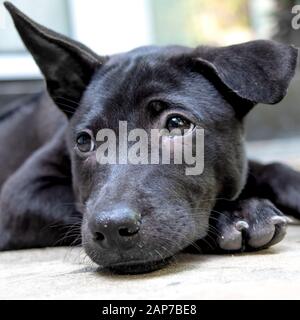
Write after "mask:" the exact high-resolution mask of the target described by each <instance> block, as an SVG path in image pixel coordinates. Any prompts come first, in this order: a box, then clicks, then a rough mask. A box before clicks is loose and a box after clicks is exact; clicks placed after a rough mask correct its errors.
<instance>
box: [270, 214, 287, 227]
mask: <svg viewBox="0 0 300 320" xmlns="http://www.w3.org/2000/svg"><path fill="white" fill-rule="evenodd" d="M271 221H272V222H273V223H274V224H278V225H287V223H288V219H287V218H286V217H280V216H274V217H272V218H271Z"/></svg>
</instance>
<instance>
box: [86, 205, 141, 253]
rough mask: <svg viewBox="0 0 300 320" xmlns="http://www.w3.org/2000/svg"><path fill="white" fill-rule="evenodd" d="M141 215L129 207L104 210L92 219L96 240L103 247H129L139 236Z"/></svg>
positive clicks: (91, 225)
mask: <svg viewBox="0 0 300 320" xmlns="http://www.w3.org/2000/svg"><path fill="white" fill-rule="evenodd" d="M140 226H141V215H140V214H138V213H137V212H135V211H134V210H131V209H129V208H118V209H115V210H111V211H107V212H102V213H99V214H97V215H96V217H94V218H93V219H92V221H90V223H89V227H90V230H91V232H92V234H93V239H94V241H95V242H96V243H97V244H98V245H100V246H101V247H103V248H106V249H110V248H118V249H129V248H131V247H133V246H134V245H135V244H136V242H137V240H138V237H139V231H140Z"/></svg>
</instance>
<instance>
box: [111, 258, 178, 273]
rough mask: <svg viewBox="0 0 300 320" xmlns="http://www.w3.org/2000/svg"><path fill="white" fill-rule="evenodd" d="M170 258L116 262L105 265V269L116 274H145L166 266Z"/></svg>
mask: <svg viewBox="0 0 300 320" xmlns="http://www.w3.org/2000/svg"><path fill="white" fill-rule="evenodd" d="M171 260H172V257H171V258H166V259H164V260H161V261H151V262H126V263H124V262H123V263H118V264H114V265H111V266H109V267H106V268H105V269H106V270H109V271H110V272H112V273H114V274H118V275H135V274H145V273H150V272H154V271H157V270H159V269H162V268H164V267H165V266H167V265H168V264H169V263H170V261H171Z"/></svg>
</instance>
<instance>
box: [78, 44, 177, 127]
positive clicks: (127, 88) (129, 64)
mask: <svg viewBox="0 0 300 320" xmlns="http://www.w3.org/2000/svg"><path fill="white" fill-rule="evenodd" d="M175 51H177V49H175V48H160V47H143V48H139V49H136V50H133V51H130V52H128V53H124V54H118V55H114V56H112V57H110V59H109V60H108V62H107V63H105V64H104V65H103V67H102V68H101V69H100V70H99V71H98V72H96V74H95V75H94V77H93V80H92V82H91V84H90V85H89V87H88V88H87V91H86V92H85V94H84V97H83V99H82V103H81V105H82V110H83V112H82V113H81V121H80V122H81V124H83V123H84V122H91V121H92V120H93V119H94V118H99V117H102V119H105V117H107V116H109V115H111V114H112V110H114V111H115V114H118V117H119V118H120V119H122V118H123V119H126V118H127V116H128V114H131V115H132V114H133V113H134V112H135V109H137V108H139V106H140V104H141V102H142V101H145V100H146V99H149V98H150V97H158V95H163V94H167V93H172V94H174V90H176V89H179V88H180V85H181V81H180V77H179V73H180V71H179V70H177V69H176V68H175V67H173V66H172V63H170V58H172V56H174V54H175ZM82 117H84V119H86V121H83V119H82Z"/></svg>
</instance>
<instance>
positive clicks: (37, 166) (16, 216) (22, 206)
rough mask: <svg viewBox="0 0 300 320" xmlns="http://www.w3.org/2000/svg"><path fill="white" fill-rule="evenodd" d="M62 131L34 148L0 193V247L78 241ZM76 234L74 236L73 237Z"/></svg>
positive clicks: (77, 229)
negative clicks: (31, 154) (35, 149)
mask: <svg viewBox="0 0 300 320" xmlns="http://www.w3.org/2000/svg"><path fill="white" fill-rule="evenodd" d="M63 144H64V139H63V132H61V133H59V134H58V135H57V136H56V137H55V138H54V139H53V141H51V142H50V143H49V144H48V145H46V146H44V147H43V148H41V149H40V150H38V151H37V152H36V153H35V154H34V155H33V156H32V157H31V158H30V159H29V160H28V161H27V162H26V163H25V164H24V165H23V166H22V167H21V168H20V169H19V170H18V171H17V172H16V173H15V174H14V175H13V176H11V177H10V179H9V180H8V181H7V182H6V183H5V184H4V186H3V188H2V190H1V194H0V250H13V249H26V248H36V247H47V246H56V245H57V246H58V245H69V244H71V243H74V244H75V242H77V241H76V240H78V242H79V241H80V224H81V223H80V215H79V214H78V213H77V212H76V209H75V204H74V196H73V191H72V186H71V178H70V177H71V175H70V173H69V170H70V169H69V159H68V158H67V156H66V151H65V147H64V145H63ZM77 237H78V238H77Z"/></svg>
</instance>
